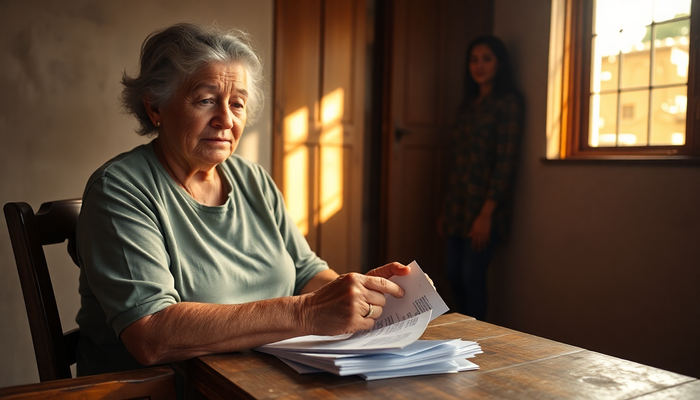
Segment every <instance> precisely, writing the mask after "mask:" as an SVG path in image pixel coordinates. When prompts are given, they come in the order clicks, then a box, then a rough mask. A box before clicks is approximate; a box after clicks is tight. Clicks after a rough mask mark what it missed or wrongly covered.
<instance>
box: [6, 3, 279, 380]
mask: <svg viewBox="0 0 700 400" xmlns="http://www.w3.org/2000/svg"><path fill="white" fill-rule="evenodd" d="M272 8H273V1H272V0H255V1H247V0H228V1H219V0H204V1H197V2H192V1H188V0H167V1H166V0H160V1H151V0H149V1H142V0H127V1H92V0H70V1H38V0H23V1H5V0H2V1H0V183H1V184H0V205H2V204H5V203H6V202H9V201H26V202H28V203H29V204H31V205H32V206H33V207H34V208H35V209H36V208H38V207H39V205H40V204H41V203H42V202H44V201H48V200H53V199H61V198H72V197H80V196H81V195H82V191H83V187H84V185H85V182H86V180H87V178H88V176H89V175H90V173H91V172H92V171H93V170H95V169H96V168H97V167H98V166H99V165H100V164H101V163H103V162H104V161H106V160H107V159H109V158H110V157H112V156H114V155H116V154H118V153H120V152H122V151H126V150H129V149H131V148H133V147H134V146H136V145H138V144H140V143H143V142H145V139H143V138H141V137H139V136H137V135H136V134H135V133H133V132H134V129H133V128H134V126H135V122H134V119H133V118H132V117H129V116H126V115H124V114H123V112H122V111H121V110H120V108H119V104H118V102H117V99H118V96H119V93H120V84H119V80H120V76H121V72H122V71H123V70H124V69H126V70H127V71H133V70H134V68H135V67H136V66H137V62H138V51H139V48H140V46H141V42H142V41H143V39H144V38H145V37H146V35H147V34H148V33H150V32H151V31H153V30H154V29H157V28H160V27H164V26H167V25H169V24H171V23H174V22H180V21H201V22H210V21H217V22H218V23H219V24H221V25H224V26H230V27H238V28H244V29H246V30H247V31H249V32H250V33H251V35H252V36H253V38H254V39H255V41H256V43H257V46H258V49H259V50H260V52H261V54H262V57H263V59H264V63H265V68H266V71H267V76H268V81H269V79H270V78H269V77H270V76H271V72H272V56H273V50H272V32H273V27H272V17H273V12H272ZM268 93H269V92H268ZM269 104H270V97H268V102H267V105H268V107H266V108H265V110H264V111H263V114H262V116H261V118H260V122H258V123H257V124H254V125H252V126H249V127H247V128H246V132H245V133H244V136H243V139H242V143H241V146H240V147H239V150H238V151H237V152H238V153H239V154H242V155H243V156H244V157H246V158H249V159H251V160H253V161H257V162H259V163H261V164H262V165H263V166H264V167H266V168H267V169H268V170H270V162H271V161H270V152H271V129H272V128H271V120H272V118H271V111H270V110H271V109H270V107H269ZM54 247H55V248H54V249H51V250H50V253H51V254H50V256H52V258H54V259H56V262H55V263H52V262H51V260H49V264H50V265H51V266H52V267H54V268H52V278H53V280H54V287H56V288H57V294H56V296H57V298H58V301H59V311H60V313H61V319H62V321H63V324H64V328H66V329H68V328H72V327H74V326H75V322H74V318H75V313H76V312H77V309H78V302H79V298H78V294H77V276H78V269H77V268H76V267H74V266H72V265H71V264H70V261H69V260H67V259H66V258H65V257H64V254H65V247H64V246H60V247H59V246H58V245H57V246H54ZM0 355H1V357H0V358H1V359H2V362H0V387H3V386H7V385H15V384H21V383H28V382H35V381H38V374H37V372H36V363H35V360H34V350H33V347H32V343H31V337H30V333H29V325H28V323H27V317H26V312H25V309H24V302H23V300H22V294H21V291H20V288H19V279H18V277H17V271H16V269H15V264H14V258H13V255H12V248H11V246H10V242H9V238H8V235H7V229H6V228H5V222H4V217H3V218H2V228H0Z"/></svg>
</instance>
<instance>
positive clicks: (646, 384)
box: [173, 314, 700, 400]
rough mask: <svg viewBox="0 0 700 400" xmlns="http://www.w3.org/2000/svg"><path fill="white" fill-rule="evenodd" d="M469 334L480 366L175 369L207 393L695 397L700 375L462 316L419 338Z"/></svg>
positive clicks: (234, 361)
mask: <svg viewBox="0 0 700 400" xmlns="http://www.w3.org/2000/svg"><path fill="white" fill-rule="evenodd" d="M456 338H462V339H465V340H473V341H476V342H478V343H479V344H480V345H481V348H482V350H483V351H484V353H483V354H479V355H478V356H476V358H473V359H470V360H471V361H474V362H475V363H476V364H478V365H479V367H480V369H479V370H478V371H465V372H460V373H457V374H441V375H425V376H417V377H408V378H396V379H384V380H378V381H369V382H367V381H364V380H362V379H360V378H358V377H355V376H349V377H339V376H335V375H332V374H330V373H319V374H310V375H300V374H298V373H296V372H295V371H294V370H292V369H291V368H290V367H288V366H286V365H285V364H284V363H282V362H281V361H279V360H278V359H277V358H275V357H273V356H270V355H267V354H262V353H257V352H253V351H245V352H241V353H231V354H219V355H211V356H204V357H198V358H194V359H191V360H188V361H184V362H180V363H176V364H175V365H173V367H174V369H175V370H176V371H178V372H179V373H180V374H182V375H183V376H184V378H185V381H186V382H187V385H192V387H194V388H196V389H197V390H198V391H199V392H201V393H202V394H204V395H206V396H208V397H210V398H212V399H232V398H244V399H345V398H353V399H375V398H376V399H387V398H391V399H404V398H405V399H424V400H428V399H479V398H489V399H538V400H540V399H631V398H635V399H641V400H652V399H693V398H698V399H700V381H698V380H697V379H695V378H691V377H688V376H684V375H679V374H676V373H672V372H668V371H664V370H661V369H658V368H653V367H649V366H646V365H642V364H638V363H635V362H631V361H626V360H622V359H619V358H615V357H611V356H606V355H604V354H600V353H596V352H593V351H588V350H585V349H582V348H579V347H575V346H569V345H567V344H563V343H558V342H555V341H552V340H548V339H544V338H540V337H537V336H533V335H528V334H525V333H522V332H518V331H514V330H511V329H507V328H503V327H500V326H497V325H493V324H489V323H486V322H482V321H477V320H475V319H474V318H471V317H467V316H464V315H460V314H446V315H443V316H441V317H439V318H437V319H435V320H434V321H433V322H431V323H430V325H429V326H428V329H427V330H426V331H425V333H424V334H423V336H422V339H456Z"/></svg>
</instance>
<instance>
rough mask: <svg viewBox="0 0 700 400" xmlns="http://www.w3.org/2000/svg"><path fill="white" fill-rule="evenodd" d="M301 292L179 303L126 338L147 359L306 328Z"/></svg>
mask: <svg viewBox="0 0 700 400" xmlns="http://www.w3.org/2000/svg"><path fill="white" fill-rule="evenodd" d="M302 301H303V299H302V298H301V297H300V296H294V297H282V298H277V299H270V300H262V301H256V302H251V303H246V304H235V305H223V304H204V303H188V302H183V303H178V304H174V305H172V306H169V307H167V308H166V309H164V310H163V311H160V312H158V313H156V314H153V315H150V316H147V317H144V318H142V319H140V320H138V321H136V322H134V323H133V324H131V325H129V326H128V327H127V328H126V329H124V331H123V332H122V334H121V338H122V340H123V341H124V343H125V344H126V346H127V348H128V349H129V351H130V352H131V353H132V355H134V357H135V358H136V359H137V360H138V361H139V362H140V363H142V364H145V365H153V364H162V363H166V362H171V361H177V360H185V359H188V358H192V357H196V356H200V355H204V354H212V353H222V352H232V351H240V350H243V349H248V348H252V347H255V346H259V345H262V344H266V343H270V342H275V341H278V340H283V339H287V338H290V337H294V336H299V335H303V334H306V333H307V332H305V331H304V321H303V318H302V315H301V309H302V305H301V303H302Z"/></svg>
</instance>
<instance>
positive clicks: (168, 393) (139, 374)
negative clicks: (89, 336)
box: [0, 367, 176, 400]
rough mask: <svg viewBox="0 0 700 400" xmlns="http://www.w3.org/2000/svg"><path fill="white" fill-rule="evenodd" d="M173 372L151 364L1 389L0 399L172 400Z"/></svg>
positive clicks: (173, 392) (173, 389)
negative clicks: (152, 366)
mask: <svg viewBox="0 0 700 400" xmlns="http://www.w3.org/2000/svg"><path fill="white" fill-rule="evenodd" d="M174 377H175V372H173V370H172V369H170V368H168V367H154V368H146V369H139V370H135V371H127V372H115V373H111V374H102V375H93V376H82V377H79V378H74V379H58V380H54V381H48V382H41V383H33V384H29V385H20V386H11V387H6V388H1V389H0V399H2V400H25V399H26V400H29V399H32V400H40V399H52V400H61V399H66V400H69V399H70V400H72V399H115V400H116V399H151V400H166V399H168V400H169V399H175V396H176V395H175V378H174Z"/></svg>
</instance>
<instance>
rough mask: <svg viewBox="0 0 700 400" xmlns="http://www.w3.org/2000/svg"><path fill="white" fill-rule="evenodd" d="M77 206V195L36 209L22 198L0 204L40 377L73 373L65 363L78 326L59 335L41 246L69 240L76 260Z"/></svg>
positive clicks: (72, 349)
mask: <svg viewBox="0 0 700 400" xmlns="http://www.w3.org/2000/svg"><path fill="white" fill-rule="evenodd" d="M81 206H82V201H81V200H80V199H72V200H60V201H53V202H48V203H44V204H42V205H41V207H40V208H39V211H38V212H36V213H34V210H32V207H31V206H30V205H29V204H27V203H7V204H5V207H4V212H5V219H6V221H7V229H8V230H9V232H10V240H11V241H12V250H13V251H14V253H15V261H16V263H17V272H18V273H19V279H20V283H21V285H22V293H23V295H24V304H25V306H26V308H27V316H28V318H29V327H30V329H31V332H32V341H33V342H34V353H35V355H36V363H37V367H38V369H39V379H40V380H41V381H42V382H44V381H50V380H55V379H66V378H71V377H72V375H71V371H70V366H71V365H72V364H74V363H75V350H76V348H77V344H78V339H79V337H80V332H78V330H77V329H76V330H73V331H71V332H69V333H66V334H65V336H64V333H63V328H62V326H61V320H60V318H59V315H58V307H57V305H56V297H55V296H54V291H53V286H52V284H51V276H50V275H49V269H48V266H47V264H46V256H45V254H44V248H43V246H45V245H49V244H56V243H62V242H64V241H66V240H68V249H69V250H68V252H69V254H70V255H71V258H72V259H73V261H74V262H75V261H76V258H75V226H76V223H77V221H78V215H79V214H80V207H81Z"/></svg>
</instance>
